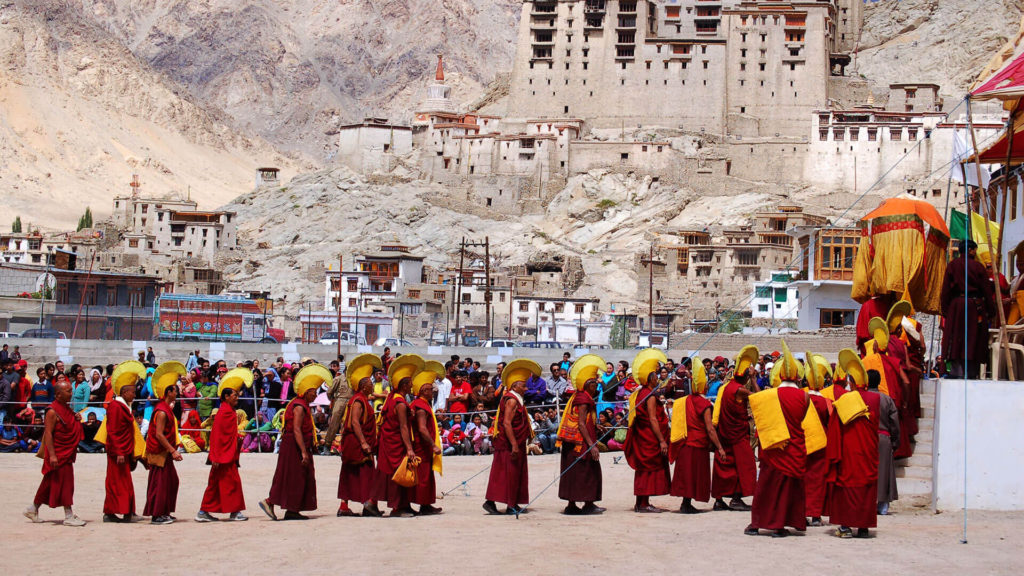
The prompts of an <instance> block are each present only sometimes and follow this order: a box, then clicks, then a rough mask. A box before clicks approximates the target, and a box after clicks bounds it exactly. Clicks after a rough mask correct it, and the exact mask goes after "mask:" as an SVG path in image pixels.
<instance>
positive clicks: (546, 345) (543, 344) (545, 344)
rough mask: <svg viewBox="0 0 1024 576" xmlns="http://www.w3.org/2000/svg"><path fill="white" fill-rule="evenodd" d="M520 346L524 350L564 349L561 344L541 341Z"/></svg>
mask: <svg viewBox="0 0 1024 576" xmlns="http://www.w3.org/2000/svg"><path fill="white" fill-rule="evenodd" d="M520 346H522V347H524V348H564V346H562V343H561V342H554V341H550V340H548V341H544V340H542V341H540V342H523V343H521V344H520Z"/></svg>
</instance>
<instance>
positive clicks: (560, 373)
mask: <svg viewBox="0 0 1024 576" xmlns="http://www.w3.org/2000/svg"><path fill="white" fill-rule="evenodd" d="M572 394H573V388H572V386H570V385H569V373H568V372H567V371H565V370H564V369H562V367H561V366H560V365H559V364H557V363H556V364H552V365H551V381H550V382H548V396H550V397H552V398H558V399H559V400H561V401H562V402H566V401H568V400H569V397H570V396H572Z"/></svg>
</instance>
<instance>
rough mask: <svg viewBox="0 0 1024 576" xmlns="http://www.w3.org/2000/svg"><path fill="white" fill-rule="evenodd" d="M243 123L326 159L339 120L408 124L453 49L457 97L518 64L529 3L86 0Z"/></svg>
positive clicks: (126, 38) (95, 14) (195, 91)
mask: <svg viewBox="0 0 1024 576" xmlns="http://www.w3.org/2000/svg"><path fill="white" fill-rule="evenodd" d="M77 3H79V4H80V5H81V7H82V12H83V14H84V16H85V17H86V18H88V19H90V20H91V21H93V22H95V23H97V24H98V25H100V26H102V27H104V28H105V29H106V30H108V31H109V32H110V33H111V34H112V35H114V36H115V37H117V38H119V39H120V40H121V42H122V43H123V44H124V45H125V46H126V47H128V48H129V49H130V50H131V51H132V52H133V53H134V54H135V55H137V56H138V57H139V58H141V59H143V60H145V61H146V62H148V63H149V64H150V65H152V66H153V67H154V68H155V69H157V70H159V71H161V72H163V73H164V74H166V75H167V77H169V78H170V79H172V80H174V81H175V82H177V83H179V84H180V85H181V86H182V87H183V88H184V89H185V90H187V91H188V92H189V93H191V94H192V95H193V96H195V97H196V98H198V99H200V100H202V101H203V102H205V103H207V104H208V105H210V106H213V107H216V108H217V109H220V110H223V111H225V112H226V113H227V114H228V115H229V116H230V117H231V118H233V119H234V121H235V123H236V125H237V126H238V127H241V128H245V129H249V130H252V131H253V132H255V133H257V134H259V135H261V136H263V137H265V138H267V139H268V140H270V141H272V142H273V143H274V144H275V145H276V146H278V147H279V148H280V149H283V150H294V151H300V152H302V153H304V154H307V155H309V157H311V158H312V159H313V160H315V161H318V162H326V161H327V160H328V159H329V157H330V154H331V153H332V152H333V147H334V140H333V138H332V135H333V131H334V130H333V129H334V128H335V126H336V125H337V124H338V123H341V122H350V121H354V120H359V119H361V118H362V117H363V116H364V115H368V114H371V113H372V114H375V115H380V114H384V115H389V116H391V117H394V118H406V119H407V118H408V116H409V110H410V109H411V108H412V107H414V106H415V104H417V103H419V102H420V101H421V100H422V99H423V87H424V85H425V82H426V80H427V78H429V77H431V76H432V75H433V72H434V64H435V62H436V54H438V53H442V52H443V53H444V55H445V59H446V62H447V69H448V81H449V83H450V84H452V85H453V98H455V99H456V100H457V101H465V100H470V99H472V98H473V97H475V96H476V95H477V94H478V93H480V92H481V91H482V88H483V86H484V85H485V84H487V83H488V82H490V81H491V80H493V79H494V76H495V73H496V72H499V71H502V70H506V69H508V68H510V67H511V62H512V53H513V50H514V48H515V35H516V26H517V24H518V15H519V8H520V6H521V2H520V1H519V0H342V1H339V0H253V1H247V2H236V1H232V0H149V1H142V2H140V1H138V0H78V2H77Z"/></svg>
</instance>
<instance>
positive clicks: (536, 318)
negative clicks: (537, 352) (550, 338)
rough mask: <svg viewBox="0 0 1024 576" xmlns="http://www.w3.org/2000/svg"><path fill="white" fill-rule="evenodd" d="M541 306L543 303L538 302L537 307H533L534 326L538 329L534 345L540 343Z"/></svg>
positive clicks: (534, 335) (535, 331)
mask: <svg viewBox="0 0 1024 576" xmlns="http://www.w3.org/2000/svg"><path fill="white" fill-rule="evenodd" d="M540 306H541V303H540V302H537V305H536V306H534V307H533V325H534V326H535V327H536V330H534V331H533V343H534V344H536V343H537V342H538V341H540Z"/></svg>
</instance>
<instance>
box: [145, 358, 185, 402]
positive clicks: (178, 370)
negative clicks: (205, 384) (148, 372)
mask: <svg viewBox="0 0 1024 576" xmlns="http://www.w3.org/2000/svg"><path fill="white" fill-rule="evenodd" d="M186 374H188V370H185V365H184V364H182V363H181V362H178V361H175V360H171V361H170V362H164V363H163V364H161V365H159V366H157V367H156V370H154V371H153V376H152V378H151V379H150V386H151V387H152V388H153V396H155V397H157V398H163V397H164V394H165V393H166V392H167V389H168V388H170V387H171V386H174V385H176V384H177V383H178V379H180V378H181V377H182V376H185V375H186Z"/></svg>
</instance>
